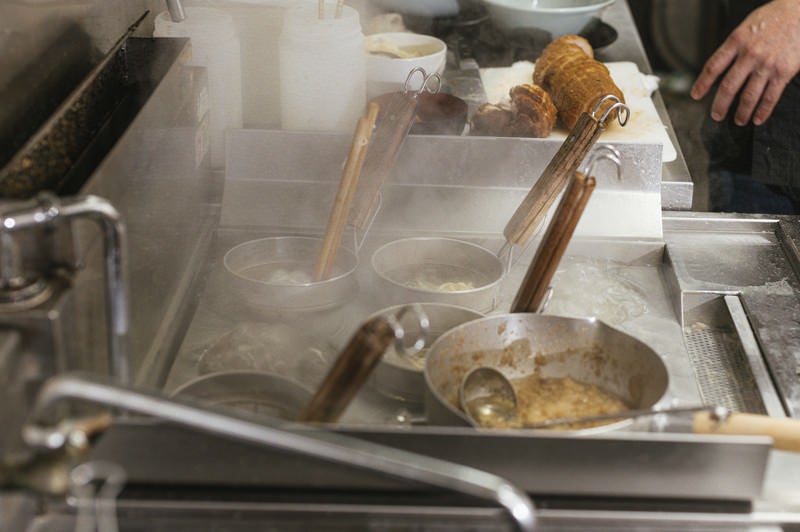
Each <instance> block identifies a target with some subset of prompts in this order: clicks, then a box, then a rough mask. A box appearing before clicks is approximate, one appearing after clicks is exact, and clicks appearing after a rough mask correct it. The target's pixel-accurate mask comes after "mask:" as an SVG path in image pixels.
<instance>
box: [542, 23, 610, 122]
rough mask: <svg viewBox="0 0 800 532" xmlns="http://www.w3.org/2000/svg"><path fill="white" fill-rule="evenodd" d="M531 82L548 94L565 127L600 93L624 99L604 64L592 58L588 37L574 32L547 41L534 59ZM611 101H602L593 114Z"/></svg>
mask: <svg viewBox="0 0 800 532" xmlns="http://www.w3.org/2000/svg"><path fill="white" fill-rule="evenodd" d="M533 82H534V83H535V84H537V85H541V86H542V88H544V90H546V91H547V92H548V93H549V94H550V97H551V98H552V99H553V102H554V103H555V106H556V107H557V108H558V115H559V117H560V118H561V121H562V122H563V123H564V125H565V126H567V128H569V129H572V128H573V127H574V126H575V123H576V122H577V121H578V118H579V117H580V116H581V113H584V112H586V113H591V112H592V109H594V107H595V106H596V105H597V103H598V102H599V101H600V100H601V99H602V98H603V97H604V96H607V95H614V96H616V97H617V98H619V100H620V101H621V102H624V101H625V96H624V95H623V94H622V91H621V90H620V89H619V87H617V85H616V84H615V83H614V80H612V79H611V74H609V72H608V68H606V66H605V65H604V64H603V63H601V62H599V61H597V60H596V59H595V58H594V52H593V51H592V47H591V45H590V44H589V41H587V40H586V39H584V38H583V37H579V36H577V35H565V36H563V37H559V38H558V39H556V40H554V41H553V42H551V43H550V44H548V45H547V47H546V48H545V49H544V51H543V52H542V55H541V56H540V57H539V59H537V60H536V67H535V69H534V72H533ZM614 103H615V102H614V101H608V102H605V103H604V104H603V105H602V106H601V108H600V109H599V110H598V113H597V114H596V116H597V118H600V117H602V116H603V114H604V113H605V111H606V110H607V109H609V108H610V107H611V106H612V105H614ZM617 111H618V110H614V111H613V112H612V113H610V114H609V116H608V118H607V121H608V120H611V119H614V118H616V116H617Z"/></svg>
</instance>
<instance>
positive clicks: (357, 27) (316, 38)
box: [279, 3, 366, 132]
mask: <svg viewBox="0 0 800 532" xmlns="http://www.w3.org/2000/svg"><path fill="white" fill-rule="evenodd" d="M335 8H336V6H335V4H332V3H329V4H327V5H326V9H325V17H324V18H320V17H319V13H318V10H317V7H316V5H314V6H312V5H310V4H306V5H302V6H299V7H296V8H290V9H287V10H286V12H285V14H284V19H283V26H282V30H281V37H280V46H279V48H280V54H279V55H280V76H281V83H280V86H281V90H280V93H281V127H282V128H283V129H289V130H302V131H337V132H352V131H353V129H354V128H355V126H356V123H357V121H358V118H359V117H360V116H362V115H363V113H364V107H365V106H366V67H365V57H364V55H365V54H364V34H363V33H362V31H361V24H360V22H359V17H358V11H356V10H355V9H353V8H352V7H350V6H344V10H343V12H342V15H341V16H340V17H338V18H337V17H335V16H334V11H335Z"/></svg>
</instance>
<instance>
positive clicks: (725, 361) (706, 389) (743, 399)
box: [684, 326, 767, 414]
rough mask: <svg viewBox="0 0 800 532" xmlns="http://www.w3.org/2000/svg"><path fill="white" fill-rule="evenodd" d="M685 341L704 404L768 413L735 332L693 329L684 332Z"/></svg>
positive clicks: (700, 327) (734, 409) (696, 327)
mask: <svg viewBox="0 0 800 532" xmlns="http://www.w3.org/2000/svg"><path fill="white" fill-rule="evenodd" d="M684 339H685V341H686V347H687V350H688V352H689V357H690V358H691V361H692V366H693V367H694V371H695V376H696V377H697V383H698V385H699V387H700V394H701V396H702V398H703V402H704V403H705V404H707V405H714V406H724V407H726V408H728V409H730V410H733V411H736V412H749V413H752V414H766V413H767V412H766V408H765V407H764V402H763V400H762V399H761V395H760V394H759V391H758V386H757V385H756V381H755V378H754V377H753V372H752V370H751V369H750V364H749V363H748V360H747V356H746V354H745V352H744V349H742V346H741V343H740V342H739V337H738V335H737V334H736V332H735V331H733V330H730V329H717V328H710V327H706V326H694V327H691V328H689V329H687V330H684Z"/></svg>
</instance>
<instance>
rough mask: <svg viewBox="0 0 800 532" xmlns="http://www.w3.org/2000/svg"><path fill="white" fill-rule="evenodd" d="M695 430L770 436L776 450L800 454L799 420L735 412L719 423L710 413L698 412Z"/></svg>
mask: <svg viewBox="0 0 800 532" xmlns="http://www.w3.org/2000/svg"><path fill="white" fill-rule="evenodd" d="M693 428H694V432H695V433H697V434H736V435H745V436H770V437H771V438H772V439H773V440H774V441H775V444H774V447H775V449H780V450H781V451H792V452H795V453H796V452H800V420H798V419H791V418H776V417H769V416H762V415H758V414H743V413H738V412H733V413H731V414H730V415H729V416H728V418H727V419H725V420H723V421H721V422H718V421H717V420H716V419H715V418H714V417H713V416H712V415H711V413H710V412H698V413H697V414H695V416H694V423H693Z"/></svg>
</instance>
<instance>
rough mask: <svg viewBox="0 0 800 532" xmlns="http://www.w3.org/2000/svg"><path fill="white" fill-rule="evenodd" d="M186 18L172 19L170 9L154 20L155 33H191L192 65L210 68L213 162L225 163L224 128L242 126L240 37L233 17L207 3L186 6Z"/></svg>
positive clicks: (170, 34) (210, 117)
mask: <svg viewBox="0 0 800 532" xmlns="http://www.w3.org/2000/svg"><path fill="white" fill-rule="evenodd" d="M185 14H186V19H185V20H183V21H181V22H173V21H172V20H171V19H170V16H169V13H168V12H166V11H164V12H162V13H160V14H159V15H158V16H157V17H156V20H155V32H154V36H155V37H188V38H189V39H191V43H192V57H191V59H190V60H189V61H188V62H187V64H189V65H190V66H201V67H205V68H206V69H207V71H208V101H209V110H208V115H209V116H208V122H209V123H208V127H209V133H210V137H211V148H210V151H211V154H210V157H211V165H212V166H213V167H215V168H221V167H223V166H224V165H225V131H226V130H227V129H230V128H240V127H242V66H241V55H240V49H239V38H238V37H237V34H236V27H235V25H234V23H233V18H232V17H231V16H230V15H228V14H227V13H225V12H224V11H221V10H218V9H213V8H206V7H188V8H185Z"/></svg>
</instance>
